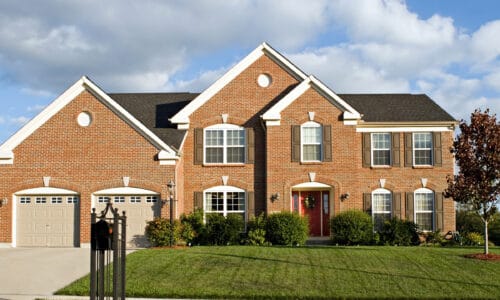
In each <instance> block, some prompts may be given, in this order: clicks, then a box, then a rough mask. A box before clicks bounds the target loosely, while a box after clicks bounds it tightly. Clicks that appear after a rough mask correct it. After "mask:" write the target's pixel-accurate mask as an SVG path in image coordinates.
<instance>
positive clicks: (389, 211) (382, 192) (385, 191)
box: [372, 188, 392, 225]
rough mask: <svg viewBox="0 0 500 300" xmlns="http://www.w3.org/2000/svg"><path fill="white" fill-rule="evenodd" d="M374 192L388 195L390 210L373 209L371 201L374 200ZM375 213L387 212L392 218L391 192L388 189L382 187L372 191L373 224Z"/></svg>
mask: <svg viewBox="0 0 500 300" xmlns="http://www.w3.org/2000/svg"><path fill="white" fill-rule="evenodd" d="M376 194H385V195H387V194H388V195H389V196H390V197H389V204H390V210H388V211H387V210H382V211H375V209H374V208H375V205H373V202H374V201H375V197H374V196H375V195H376ZM375 213H379V214H387V213H388V214H389V215H390V218H392V192H391V191H389V190H386V189H382V188H379V189H376V190H374V191H372V221H373V225H375Z"/></svg>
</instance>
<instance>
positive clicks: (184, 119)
mask: <svg viewBox="0 0 500 300" xmlns="http://www.w3.org/2000/svg"><path fill="white" fill-rule="evenodd" d="M263 55H268V56H269V57H270V58H271V59H272V60H273V61H275V62H276V63H278V64H280V65H282V66H284V67H285V68H286V69H287V71H288V72H290V74H291V75H292V76H293V77H295V78H297V79H298V80H304V79H306V78H307V75H306V74H305V73H304V72H302V71H301V70H300V69H299V68H297V67H296V66H295V65H293V64H292V63H291V62H290V61H289V60H288V59H286V58H285V57H284V56H283V55H281V54H279V53H278V52H277V51H276V50H274V49H273V48H271V47H270V46H269V45H268V44H267V43H262V44H261V45H259V46H258V47H257V48H255V50H253V51H252V52H250V54H248V55H247V56H246V57H245V58H243V59H242V60H241V61H240V62H239V63H237V64H236V65H235V66H234V67H232V68H231V69H230V70H229V71H228V72H226V73H225V74H224V75H223V76H222V77H221V78H219V79H218V80H217V81H216V82H215V83H213V84H212V85H211V86H210V87H208V88H207V89H206V90H204V91H203V92H202V93H201V94H200V95H198V97H196V98H195V99H194V100H193V101H191V102H190V103H189V104H188V105H186V106H185V107H184V108H183V109H182V110H180V111H179V112H178V113H177V114H175V115H174V116H173V117H172V118H170V122H172V123H173V124H178V126H179V129H181V128H182V129H187V128H189V125H188V124H189V116H190V115H191V114H192V113H193V112H195V111H196V110H197V109H198V108H200V107H201V106H202V105H203V104H205V103H206V102H207V101H208V100H209V99H210V98H212V97H213V96H214V95H215V94H217V93H218V92H219V91H220V90H221V89H222V88H224V87H225V86H226V85H227V84H228V83H230V82H231V81H232V80H233V79H234V78H236V77H237V76H238V75H239V74H241V73H242V72H243V71H244V70H246V69H247V68H248V67H249V66H250V65H251V64H253V63H254V62H255V61H257V60H258V59H259V58H260V57H262V56H263Z"/></svg>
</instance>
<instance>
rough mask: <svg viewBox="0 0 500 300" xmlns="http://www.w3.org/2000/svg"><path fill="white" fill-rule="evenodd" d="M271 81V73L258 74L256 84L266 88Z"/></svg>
mask: <svg viewBox="0 0 500 300" xmlns="http://www.w3.org/2000/svg"><path fill="white" fill-rule="evenodd" d="M272 82H273V79H272V78H271V75H269V74H260V75H259V77H257V84H258V85H259V86H260V87H263V88H266V87H268V86H270V85H271V83H272Z"/></svg>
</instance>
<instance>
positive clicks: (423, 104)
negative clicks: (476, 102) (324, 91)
mask: <svg viewBox="0 0 500 300" xmlns="http://www.w3.org/2000/svg"><path fill="white" fill-rule="evenodd" d="M338 96H339V97H340V98H342V99H344V100H345V101H346V102H347V103H349V104H350V105H351V106H352V107H353V108H354V109H355V110H357V111H358V112H359V113H360V114H362V115H363V117H362V119H363V120H364V121H366V122H426V121H428V122H435V121H445V122H448V121H451V122H453V121H455V119H454V118H453V117H452V116H451V115H450V114H448V113H447V112H446V111H445V110H444V109H442V108H441V107H440V106H439V105H437V104H436V103H435V102H434V101H433V100H432V99H431V98H429V97H428V96H427V95H412V94H339V95H338Z"/></svg>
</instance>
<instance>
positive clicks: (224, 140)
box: [203, 124, 247, 165]
mask: <svg viewBox="0 0 500 300" xmlns="http://www.w3.org/2000/svg"><path fill="white" fill-rule="evenodd" d="M210 130H222V131H223V136H222V145H221V146H218V147H222V162H216V163H211V162H210V163H209V162H207V148H210V147H207V143H206V140H205V139H206V136H207V134H206V132H207V131H210ZM228 130H241V131H243V145H242V146H234V145H232V146H231V147H241V148H243V149H244V151H243V162H235V163H228V162H227V148H228V145H227V135H226V134H227V131H228ZM246 145H247V136H246V132H245V128H244V127H241V126H238V125H234V124H216V125H212V126H208V127H205V128H204V129H203V163H204V164H206V165H218V164H224V165H241V164H244V163H245V161H246V159H247V158H246V149H245V148H246Z"/></svg>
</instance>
